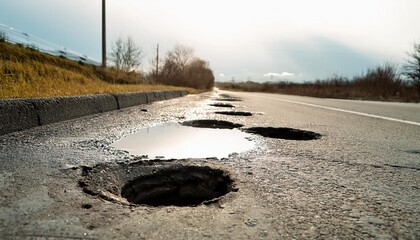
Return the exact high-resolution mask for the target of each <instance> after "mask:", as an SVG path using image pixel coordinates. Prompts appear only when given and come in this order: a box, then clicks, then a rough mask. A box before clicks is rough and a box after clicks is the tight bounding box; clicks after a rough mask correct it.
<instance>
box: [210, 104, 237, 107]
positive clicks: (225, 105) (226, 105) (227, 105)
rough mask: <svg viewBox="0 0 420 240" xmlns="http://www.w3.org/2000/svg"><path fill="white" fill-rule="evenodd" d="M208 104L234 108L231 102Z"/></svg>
mask: <svg viewBox="0 0 420 240" xmlns="http://www.w3.org/2000/svg"><path fill="white" fill-rule="evenodd" d="M210 106H212V107H223V108H235V106H233V105H232V104H229V103H213V104H210Z"/></svg>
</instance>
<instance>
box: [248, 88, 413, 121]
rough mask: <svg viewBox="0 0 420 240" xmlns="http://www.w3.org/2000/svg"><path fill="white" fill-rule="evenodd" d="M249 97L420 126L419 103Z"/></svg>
mask: <svg viewBox="0 0 420 240" xmlns="http://www.w3.org/2000/svg"><path fill="white" fill-rule="evenodd" d="M249 96H252V97H255V98H259V99H267V100H273V101H282V102H287V103H294V104H299V105H304V106H310V107H315V108H321V109H328V110H332V111H339V112H346V113H350V114H356V115H361V116H368V117H373V118H379V119H385V120H389V121H396V122H403V123H408V124H412V125H417V126H420V104H418V103H397V102H379V101H357V100H342V99H328V98H326V99H322V98H313V97H302V96H292V95H280V94H265V93H252V94H250V95H249Z"/></svg>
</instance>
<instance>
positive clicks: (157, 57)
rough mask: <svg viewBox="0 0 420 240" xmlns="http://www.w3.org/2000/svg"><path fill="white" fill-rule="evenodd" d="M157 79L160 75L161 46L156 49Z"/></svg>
mask: <svg viewBox="0 0 420 240" xmlns="http://www.w3.org/2000/svg"><path fill="white" fill-rule="evenodd" d="M155 74H156V77H157V76H158V74H159V44H158V45H157V47H156V73H155Z"/></svg>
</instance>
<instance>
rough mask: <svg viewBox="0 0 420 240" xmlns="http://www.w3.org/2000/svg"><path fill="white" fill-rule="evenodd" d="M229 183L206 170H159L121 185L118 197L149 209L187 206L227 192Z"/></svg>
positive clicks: (225, 178) (220, 172)
mask: <svg viewBox="0 0 420 240" xmlns="http://www.w3.org/2000/svg"><path fill="white" fill-rule="evenodd" d="M232 182H233V181H232V180H231V179H230V177H229V176H228V175H226V174H225V173H224V172H223V171H221V170H218V169H211V168H209V167H196V166H179V167H177V168H166V169H165V168H163V169H158V170H157V171H156V172H154V173H152V174H149V175H144V176H141V177H138V178H136V179H134V180H132V181H130V182H129V183H127V184H125V185H124V187H123V188H122V191H121V196H122V197H124V198H126V199H127V200H128V201H129V202H130V203H134V204H147V205H151V206H169V205H175V206H191V205H197V204H200V203H203V202H206V201H210V200H213V199H217V198H219V197H221V196H223V195H225V194H226V193H228V192H230V191H231V184H232Z"/></svg>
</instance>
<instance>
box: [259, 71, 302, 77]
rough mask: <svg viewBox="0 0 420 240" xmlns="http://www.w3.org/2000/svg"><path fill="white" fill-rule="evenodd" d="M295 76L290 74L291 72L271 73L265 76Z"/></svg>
mask: <svg viewBox="0 0 420 240" xmlns="http://www.w3.org/2000/svg"><path fill="white" fill-rule="evenodd" d="M293 76H295V74H294V73H290V72H282V73H274V72H269V73H266V74H264V77H280V78H281V77H293Z"/></svg>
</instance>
